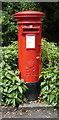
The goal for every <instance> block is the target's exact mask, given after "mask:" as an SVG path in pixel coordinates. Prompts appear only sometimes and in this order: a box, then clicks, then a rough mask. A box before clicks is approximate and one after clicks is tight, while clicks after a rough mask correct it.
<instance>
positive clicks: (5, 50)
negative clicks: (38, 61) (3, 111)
mask: <svg viewBox="0 0 59 120" xmlns="http://www.w3.org/2000/svg"><path fill="white" fill-rule="evenodd" d="M58 51H59V49H58V47H57V46H56V45H55V44H54V43H49V42H47V41H46V40H45V39H43V40H42V74H41V75H40V76H39V78H40V77H42V78H43V80H41V94H42V96H43V99H45V100H46V101H47V103H48V104H52V105H53V106H56V105H57V104H58V105H59V102H58V100H59V98H58V96H59V89H58V87H59V53H58ZM2 55H3V61H1V64H0V68H1V67H2V75H1V79H2V80H1V81H0V85H2V86H1V87H0V91H1V93H2V103H3V104H5V105H13V106H15V105H17V104H19V103H22V102H24V101H25V100H26V98H25V96H24V92H25V91H26V89H27V87H26V85H25V84H24V83H23V80H20V79H19V77H18V72H17V58H18V45H17V41H15V42H13V43H12V44H11V45H9V46H8V47H2ZM0 72H1V71H0Z"/></svg>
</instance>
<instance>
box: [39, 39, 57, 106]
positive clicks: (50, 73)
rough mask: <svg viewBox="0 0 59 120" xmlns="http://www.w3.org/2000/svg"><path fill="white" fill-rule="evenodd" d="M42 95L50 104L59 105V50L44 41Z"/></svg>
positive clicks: (54, 45)
mask: <svg viewBox="0 0 59 120" xmlns="http://www.w3.org/2000/svg"><path fill="white" fill-rule="evenodd" d="M39 77H42V78H43V81H42V82H41V94H42V95H43V99H45V100H46V101H47V103H48V104H52V105H53V106H56V105H59V89H58V86H59V48H58V47H57V46H56V44H54V43H49V42H47V41H46V40H44V39H43V42H42V74H41V76H39Z"/></svg>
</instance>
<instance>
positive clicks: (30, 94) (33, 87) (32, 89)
mask: <svg viewBox="0 0 59 120" xmlns="http://www.w3.org/2000/svg"><path fill="white" fill-rule="evenodd" d="M26 85H27V87H28V90H26V93H25V95H26V97H27V99H28V100H29V101H32V100H36V99H38V95H39V91H40V84H39V81H38V82H33V83H26Z"/></svg>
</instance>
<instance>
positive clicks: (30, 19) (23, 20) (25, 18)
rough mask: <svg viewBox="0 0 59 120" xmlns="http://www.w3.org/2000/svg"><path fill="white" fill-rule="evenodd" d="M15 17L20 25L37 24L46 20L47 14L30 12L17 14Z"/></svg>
mask: <svg viewBox="0 0 59 120" xmlns="http://www.w3.org/2000/svg"><path fill="white" fill-rule="evenodd" d="M13 16H14V18H16V19H17V20H18V24H31V23H36V24H37V23H39V22H40V20H41V19H42V18H44V16H45V13H42V12H38V11H31V10H28V11H22V12H18V13H15V14H13Z"/></svg>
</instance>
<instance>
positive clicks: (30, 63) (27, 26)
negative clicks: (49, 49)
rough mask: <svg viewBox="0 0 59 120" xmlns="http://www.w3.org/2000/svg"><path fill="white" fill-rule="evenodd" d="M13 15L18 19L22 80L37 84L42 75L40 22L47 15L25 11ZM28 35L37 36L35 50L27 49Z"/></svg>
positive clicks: (19, 66)
mask: <svg viewBox="0 0 59 120" xmlns="http://www.w3.org/2000/svg"><path fill="white" fill-rule="evenodd" d="M13 15H14V17H15V18H16V19H18V68H19V70H20V72H21V79H24V81H25V82H37V81H38V80H39V79H38V76H39V75H40V74H41V38H42V22H41V21H40V20H41V19H42V18H43V17H44V16H45V14H44V13H42V12H37V11H23V12H18V13H16V14H13ZM31 25H32V26H31ZM26 35H32V36H33V35H34V36H35V48H26Z"/></svg>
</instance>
